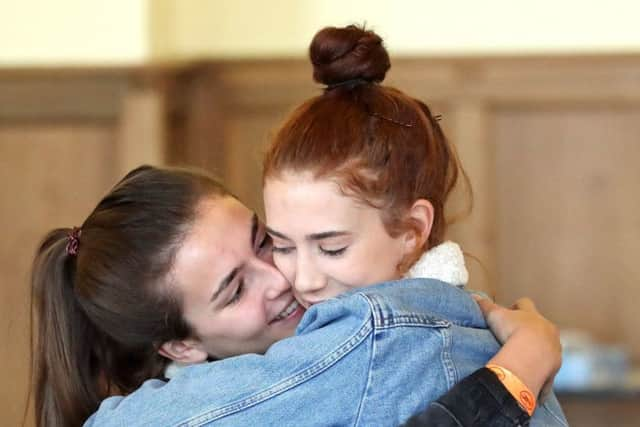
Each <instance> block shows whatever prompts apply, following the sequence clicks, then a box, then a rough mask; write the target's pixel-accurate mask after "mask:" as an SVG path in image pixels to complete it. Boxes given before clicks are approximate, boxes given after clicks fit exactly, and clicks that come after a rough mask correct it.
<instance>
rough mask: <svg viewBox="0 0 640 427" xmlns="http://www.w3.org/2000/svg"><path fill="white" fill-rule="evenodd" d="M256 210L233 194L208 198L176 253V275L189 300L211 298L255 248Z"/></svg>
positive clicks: (174, 271) (176, 282) (184, 294)
mask: <svg viewBox="0 0 640 427" xmlns="http://www.w3.org/2000/svg"><path fill="white" fill-rule="evenodd" d="M252 216H253V214H252V212H251V211H250V210H249V209H248V208H247V207H245V206H244V205H243V204H242V203H240V202H239V201H238V200H236V199H234V198H233V197H216V198H211V199H207V200H204V201H202V202H201V203H200V205H199V207H198V213H197V215H196V219H195V221H194V223H193V225H192V228H191V230H190V231H189V233H188V235H187V237H186V238H185V240H184V242H183V244H182V246H181V247H180V249H179V250H178V252H177V254H176V259H175V262H174V267H173V270H172V276H173V279H174V282H175V284H176V286H179V287H180V288H181V291H182V294H183V297H184V299H185V302H187V301H200V300H201V299H205V300H206V301H208V298H209V297H210V295H211V292H212V291H213V289H214V286H217V284H218V283H219V281H220V280H222V278H223V277H224V276H226V275H227V274H228V273H229V271H231V270H232V269H234V268H235V267H237V266H238V264H239V263H241V262H242V260H243V257H244V256H246V255H247V254H248V252H249V249H250V248H251V245H250V242H249V241H250V238H251V237H250V236H251V221H252Z"/></svg>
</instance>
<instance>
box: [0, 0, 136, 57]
mask: <svg viewBox="0 0 640 427" xmlns="http://www.w3.org/2000/svg"><path fill="white" fill-rule="evenodd" d="M147 9H148V0H108V1H102V0H53V1H51V0H17V1H16V0H0V66H4V67H7V66H9V67H15V66H33V65H60V64H64V65H68V64H82V65H85V64H114V63H116V64H121V63H127V64H131V63H134V64H135V63H139V62H142V61H144V60H146V59H147V58H148V56H149V51H148V41H147V40H148V37H149V35H148V28H147V27H148V25H147V19H148V12H147Z"/></svg>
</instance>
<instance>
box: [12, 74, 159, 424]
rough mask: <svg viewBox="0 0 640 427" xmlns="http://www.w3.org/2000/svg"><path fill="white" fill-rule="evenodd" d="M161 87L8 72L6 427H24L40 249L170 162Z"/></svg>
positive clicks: (148, 78)
mask: <svg viewBox="0 0 640 427" xmlns="http://www.w3.org/2000/svg"><path fill="white" fill-rule="evenodd" d="M161 83H162V81H161V79H160V78H158V77H157V76H156V75H155V74H154V73H151V72H149V71H146V70H127V69H114V70H108V69H105V70H90V69H87V70H79V69H76V70H58V69H56V70H2V72H0V180H1V181H0V182H2V185H1V186H0V221H1V222H2V224H4V232H3V238H2V239H1V241H0V277H1V279H0V283H1V286H0V340H1V341H2V342H3V343H4V345H3V346H0V362H1V363H2V366H3V367H4V371H5V373H4V375H3V387H0V414H1V416H2V424H3V425H20V423H21V421H22V414H23V410H24V403H25V398H26V391H27V388H28V384H29V378H28V374H29V363H30V360H29V328H30V324H29V307H30V285H29V277H28V275H29V270H30V263H31V260H32V259H33V254H34V252H35V249H36V245H37V244H38V241H39V240H40V239H41V238H42V237H43V236H44V233H45V232H46V231H48V230H49V229H51V228H53V227H70V226H73V225H79V224H80V223H81V222H82V221H83V220H84V218H85V217H86V215H87V214H88V213H89V212H90V210H91V209H92V208H93V207H94V206H95V204H96V203H97V201H98V200H99V199H100V197H101V196H102V195H104V194H105V193H106V191H107V190H108V189H109V188H110V187H111V186H112V185H113V184H114V183H115V181H116V180H117V179H118V178H120V176H121V175H122V174H123V173H124V172H125V171H127V170H129V169H130V168H132V167H134V166H137V165H139V164H140V163H162V162H163V161H164V158H165V155H166V153H165V145H164V142H165V135H164V129H165V126H164V118H165V113H164V104H165V103H164V97H163V93H164V92H163V91H162V90H160V89H161V88H162V87H163V85H162V84H161ZM32 421H33V420H29V422H28V423H27V425H32Z"/></svg>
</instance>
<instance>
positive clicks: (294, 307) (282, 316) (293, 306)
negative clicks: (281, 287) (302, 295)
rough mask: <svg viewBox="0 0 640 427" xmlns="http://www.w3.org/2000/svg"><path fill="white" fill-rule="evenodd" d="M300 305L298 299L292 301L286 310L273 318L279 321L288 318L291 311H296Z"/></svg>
mask: <svg viewBox="0 0 640 427" xmlns="http://www.w3.org/2000/svg"><path fill="white" fill-rule="evenodd" d="M298 307H300V304H299V303H298V301H296V300H293V301H291V304H289V305H288V306H287V307H286V308H285V309H284V310H282V311H281V312H280V314H278V315H277V316H276V317H275V318H274V319H273V320H274V321H278V320H282V319H286V318H287V317H289V316H290V315H291V313H293V312H294V311H296V310H297V309H298Z"/></svg>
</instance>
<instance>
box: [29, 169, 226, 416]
mask: <svg viewBox="0 0 640 427" xmlns="http://www.w3.org/2000/svg"><path fill="white" fill-rule="evenodd" d="M225 194H226V191H225V190H224V188H223V187H221V186H220V185H219V184H218V183H217V182H215V181H214V180H213V179H211V178H209V177H208V176H206V175H203V174H200V173H196V172H192V171H188V170H182V169H160V168H153V167H148V166H145V167H141V168H138V169H136V170H134V171H132V172H131V173H129V174H128V175H127V176H126V177H125V178H124V179H123V180H122V181H120V182H119V183H118V184H117V185H116V186H115V187H114V188H113V189H112V190H111V192H110V193H109V194H108V195H107V196H106V197H104V199H102V201H101V202H100V203H99V204H98V206H97V207H96V208H95V209H94V211H93V212H92V213H91V214H90V215H89V217H88V218H87V219H86V221H85V222H84V224H82V227H81V230H82V232H81V234H80V237H79V238H78V241H77V251H75V250H72V251H68V250H67V244H68V242H69V234H70V232H71V229H56V230H53V231H51V232H50V233H49V234H48V235H47V236H46V237H45V238H44V240H43V242H42V244H41V245H40V247H39V249H38V251H37V254H36V257H35V260H34V263H33V270H32V279H31V282H32V301H33V310H32V312H33V314H34V315H35V317H36V318H37V319H36V320H37V323H36V345H35V348H34V356H35V357H34V360H33V375H34V397H35V410H36V423H37V425H38V426H40V427H44V426H46V427H51V426H53V427H57V426H61V427H62V426H64V427H67V426H80V425H82V423H83V422H84V421H85V420H86V419H87V418H88V417H89V416H90V415H91V414H92V413H93V412H94V411H96V410H97V408H98V405H99V403H100V401H101V400H102V399H104V398H106V397H108V396H109V395H110V394H112V393H115V392H118V393H124V394H126V393H128V392H131V391H133V390H135V389H136V388H137V387H139V386H140V385H141V384H142V382H143V381H145V380H146V379H149V378H152V377H161V376H162V374H163V372H164V368H165V366H166V363H167V360H166V359H164V358H163V357H161V356H160V355H159V354H158V353H157V347H158V345H159V344H161V343H163V342H166V341H169V340H172V339H184V338H186V337H188V336H190V335H191V334H192V330H191V328H190V326H189V325H188V324H187V323H186V321H185V320H184V318H183V316H182V311H181V305H180V297H179V295H176V294H175V292H173V291H172V288H171V287H170V286H169V285H170V283H169V279H168V277H167V276H168V275H167V273H168V272H169V270H170V268H171V265H172V262H173V257H174V255H175V253H176V251H177V249H178V248H179V246H180V244H181V241H182V238H183V237H184V236H185V234H186V233H187V231H188V230H189V227H190V225H191V222H192V221H193V219H194V217H195V212H196V206H197V204H198V203H199V201H200V200H202V199H203V198H204V197H214V196H215V197H218V196H222V195H225Z"/></svg>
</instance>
